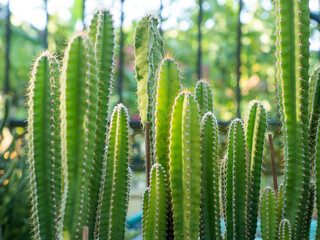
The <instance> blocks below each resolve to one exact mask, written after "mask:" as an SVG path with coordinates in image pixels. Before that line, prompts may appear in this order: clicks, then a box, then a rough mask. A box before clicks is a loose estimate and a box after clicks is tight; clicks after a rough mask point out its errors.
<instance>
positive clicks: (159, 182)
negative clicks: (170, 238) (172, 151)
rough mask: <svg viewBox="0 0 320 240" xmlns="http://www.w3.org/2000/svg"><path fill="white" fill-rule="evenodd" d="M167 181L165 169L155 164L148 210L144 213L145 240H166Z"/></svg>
mask: <svg viewBox="0 0 320 240" xmlns="http://www.w3.org/2000/svg"><path fill="white" fill-rule="evenodd" d="M167 181H168V180H167V174H166V171H165V170H164V168H163V167H162V166H161V165H160V164H157V163H156V164H154V165H153V166H152V169H151V183H150V191H149V193H148V194H149V196H148V199H149V202H148V208H147V209H148V210H147V212H145V213H144V215H145V216H144V218H145V227H144V228H143V231H144V232H143V239H146V240H147V239H166V221H167ZM145 210H146V209H145Z"/></svg>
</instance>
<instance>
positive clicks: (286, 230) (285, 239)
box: [279, 219, 291, 240]
mask: <svg viewBox="0 0 320 240" xmlns="http://www.w3.org/2000/svg"><path fill="white" fill-rule="evenodd" d="M279 229H280V230H279V240H291V225H290V222H289V220H288V219H282V220H281V222H280V227H279Z"/></svg>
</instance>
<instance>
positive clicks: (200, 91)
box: [194, 80, 213, 117]
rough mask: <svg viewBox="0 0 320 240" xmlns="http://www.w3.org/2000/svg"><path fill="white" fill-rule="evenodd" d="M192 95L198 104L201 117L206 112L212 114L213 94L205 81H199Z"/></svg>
mask: <svg viewBox="0 0 320 240" xmlns="http://www.w3.org/2000/svg"><path fill="white" fill-rule="evenodd" d="M194 95H195V98H196V100H197V102H198V104H199V108H200V114H201V117H203V115H204V114H205V113H206V112H213V93H212V89H211V87H210V85H209V83H208V82H207V81H205V80H200V81H199V82H198V83H197V85H196V88H195V91H194Z"/></svg>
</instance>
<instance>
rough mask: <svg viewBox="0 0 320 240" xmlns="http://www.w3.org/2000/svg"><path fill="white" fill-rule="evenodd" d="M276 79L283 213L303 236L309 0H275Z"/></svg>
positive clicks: (307, 169)
mask: <svg viewBox="0 0 320 240" xmlns="http://www.w3.org/2000/svg"><path fill="white" fill-rule="evenodd" d="M276 16H277V23H276V26H277V31H276V36H277V41H276V46H277V51H276V57H277V71H278V73H277V81H278V91H279V94H278V96H279V105H280V113H281V116H282V117H281V119H282V125H283V133H284V134H283V135H284V146H285V176H284V182H285V184H284V186H285V199H284V206H283V207H284V213H283V214H284V217H285V218H287V219H288V220H289V221H290V223H291V226H292V227H293V228H292V230H293V234H292V236H293V237H294V239H302V238H303V236H302V229H301V228H302V225H303V224H301V223H302V222H303V218H304V216H305V212H306V208H307V200H308V188H309V182H310V158H309V143H308V107H307V106H308V79H309V76H308V70H309V1H308V0H306V1H288V0H277V1H276Z"/></svg>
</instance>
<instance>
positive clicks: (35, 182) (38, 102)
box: [28, 51, 61, 240]
mask: <svg viewBox="0 0 320 240" xmlns="http://www.w3.org/2000/svg"><path fill="white" fill-rule="evenodd" d="M59 73H60V72H59V64H58V61H57V59H56V58H55V57H54V56H53V55H52V54H51V53H50V52H48V51H46V52H44V53H42V54H41V55H40V56H39V57H38V58H37V59H36V61H35V63H34V67H33V70H32V73H31V79H30V85H29V89H28V91H29V93H28V97H29V98H28V108H29V109H28V115H29V118H28V123H29V124H28V161H29V164H30V188H31V207H32V208H31V209H32V223H33V231H34V238H35V239H37V240H38V239H55V238H56V235H55V232H56V224H57V222H56V219H57V217H58V214H59V209H58V206H59V201H60V198H61V161H60V159H61V155H60V154H61V153H60V136H59V133H60V117H59V113H60V111H59V105H60V99H59V97H58V96H59V89H60V84H59ZM49 210H50V211H49Z"/></svg>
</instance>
